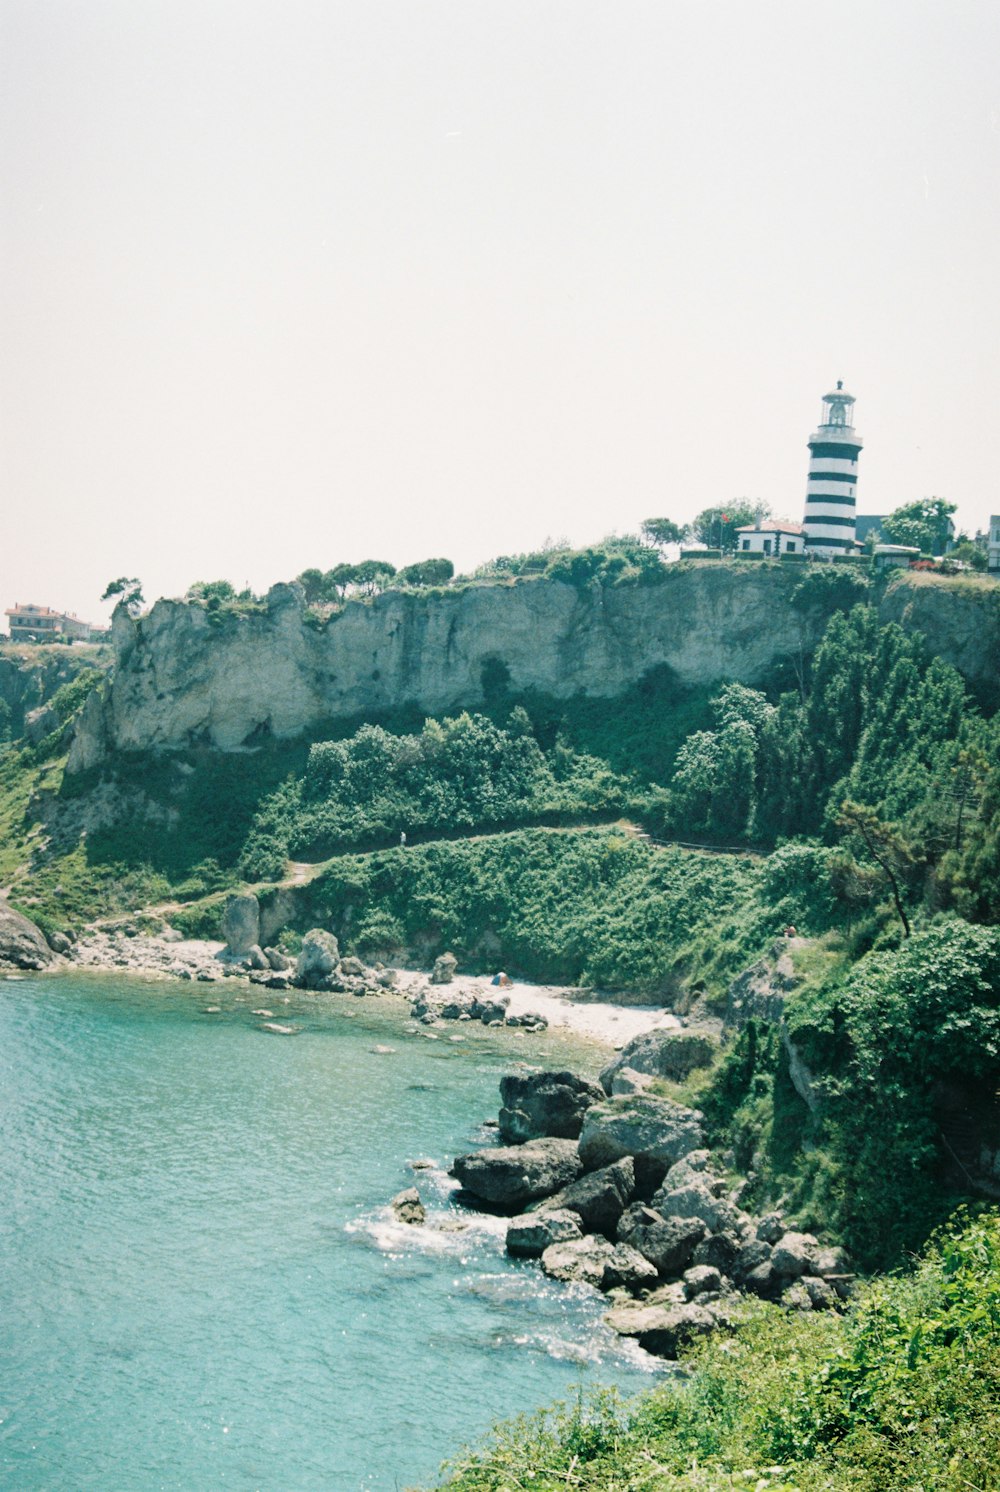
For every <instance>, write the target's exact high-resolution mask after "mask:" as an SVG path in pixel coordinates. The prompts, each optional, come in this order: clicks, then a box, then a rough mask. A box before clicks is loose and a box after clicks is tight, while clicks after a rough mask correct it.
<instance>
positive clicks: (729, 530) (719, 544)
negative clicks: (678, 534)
mask: <svg viewBox="0 0 1000 1492" xmlns="http://www.w3.org/2000/svg"><path fill="white" fill-rule="evenodd" d="M770 514H771V510H770V508H769V507H768V505H767V503H762V502H754V501H752V500H751V499H750V498H747V497H741V498H739V499H738V500H737V501H735V502H731V503H726V504H723V505H721V506H720V507H717V508H705V509H704V511H703V512H701V513H699V514H698V516H697V518H696V519H695V520H694V522H693V523H692V525H691V532H692V533H693V534H694V537H695V538H696V539H697V540H698V542H699V543H701V544H707V545H709V546H715V547H716V548H718V549H722V550H727V551H729V552H732V551H733V550H735V549H736V546H737V532H738V530H739V529H741V528H749V527H750V526H751V525H752V524H755V523H761V522H763V520H764V519H765V518H769V517H770Z"/></svg>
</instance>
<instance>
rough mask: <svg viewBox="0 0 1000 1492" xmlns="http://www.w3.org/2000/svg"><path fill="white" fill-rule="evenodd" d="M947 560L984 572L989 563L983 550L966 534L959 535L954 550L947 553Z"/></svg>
mask: <svg viewBox="0 0 1000 1492" xmlns="http://www.w3.org/2000/svg"><path fill="white" fill-rule="evenodd" d="M948 558H949V559H952V560H957V561H958V562H959V564H962V565H970V566H971V567H972V569H973V570H985V569H986V567H987V564H988V563H989V560H988V558H987V554H986V551H985V549H980V547H979V545H978V544H975V543H973V541H972V540H971V539H970V538H969V537H968V535H967V534H959V536H958V540H957V541H956V543H955V546H954V548H953V549H949V551H948Z"/></svg>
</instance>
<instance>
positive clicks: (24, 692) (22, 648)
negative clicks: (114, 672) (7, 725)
mask: <svg viewBox="0 0 1000 1492" xmlns="http://www.w3.org/2000/svg"><path fill="white" fill-rule="evenodd" d="M110 661H111V655H110V649H108V648H103V647H87V646H80V645H78V646H76V647H62V646H59V645H58V644H57V645H54V646H53V645H51V644H46V645H44V646H40V645H36V646H31V647H29V646H27V645H25V644H8V645H6V646H4V647H0V699H2V700H4V702H5V703H6V704H8V705H9V706H10V715H11V727H12V731H13V735H14V737H15V738H16V737H18V736H20V735H21V733H22V731H23V730H24V717H25V716H26V715H27V714H29V713H30V712H31V711H32V710H37V709H38V707H39V706H40V705H43V704H45V702H46V701H47V700H49V699H51V698H52V696H53V694H55V692H56V690H57V689H58V688H59V687H60V685H62V684H68V683H69V681H70V679H75V678H76V676H77V674H78V673H79V672H80V671H81V669H83V668H93V667H97V668H107V667H108V666H109V664H110Z"/></svg>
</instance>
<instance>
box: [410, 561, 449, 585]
mask: <svg viewBox="0 0 1000 1492" xmlns="http://www.w3.org/2000/svg"><path fill="white" fill-rule="evenodd" d="M454 574H455V566H454V565H453V564H452V562H451V560H450V559H428V560H418V561H417V563H416V564H413V565H404V566H403V568H402V569H401V570H397V572H396V580H397V581H398V582H399V584H400V585H414V586H420V585H447V584H448V581H449V580H451V578H452V577H453V575H454Z"/></svg>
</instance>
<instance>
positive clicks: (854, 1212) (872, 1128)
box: [788, 919, 1000, 1267]
mask: <svg viewBox="0 0 1000 1492" xmlns="http://www.w3.org/2000/svg"><path fill="white" fill-rule="evenodd" d="M788 1023H789V1031H790V1034H791V1037H792V1039H793V1041H794V1042H795V1044H796V1046H797V1047H798V1049H799V1050H800V1052H801V1054H802V1056H803V1058H804V1060H805V1061H806V1062H807V1063H808V1065H809V1067H810V1068H811V1069H812V1071H813V1072H814V1073H816V1074H817V1075H818V1081H819V1086H820V1088H821V1090H823V1091H824V1092H825V1094H826V1099H825V1103H824V1109H823V1115H822V1122H821V1125H820V1128H819V1131H818V1134H817V1139H819V1140H820V1141H821V1142H822V1143H823V1144H824V1145H825V1146H826V1148H827V1149H828V1151H829V1153H830V1155H831V1157H832V1158H833V1160H834V1162H835V1164H836V1166H837V1168H838V1172H839V1176H840V1196H839V1200H838V1202H837V1204H836V1217H835V1218H834V1219H833V1220H834V1221H835V1223H836V1225H837V1226H838V1227H839V1228H840V1230H841V1231H842V1233H843V1235H844V1237H845V1238H846V1240H847V1241H848V1242H849V1244H850V1246H851V1247H852V1248H853V1249H854V1251H855V1252H856V1253H857V1254H858V1256H859V1257H860V1258H861V1259H862V1260H864V1262H866V1263H867V1264H869V1265H871V1266H883V1267H884V1266H886V1265H888V1264H891V1263H893V1262H895V1261H896V1260H897V1259H898V1258H899V1257H900V1255H901V1253H902V1252H903V1251H904V1250H905V1249H908V1248H913V1247H915V1246H918V1245H919V1244H920V1242H921V1241H922V1240H923V1238H925V1237H926V1235H927V1232H928V1229H929V1227H930V1226H931V1225H932V1224H933V1223H934V1222H935V1221H937V1220H938V1219H939V1218H940V1216H941V1212H942V1208H944V1207H946V1205H947V1195H948V1194H947V1187H945V1186H942V1172H943V1171H947V1169H948V1166H947V1162H948V1160H949V1157H948V1155H947V1154H946V1153H945V1152H944V1151H943V1149H942V1143H943V1142H942V1124H943V1123H944V1125H945V1127H946V1125H947V1118H946V1114H947V1108H946V1109H945V1112H944V1114H943V1113H942V1109H941V1105H942V1103H944V1104H945V1105H946V1106H947V1103H948V1100H949V1097H950V1092H949V1090H950V1089H952V1088H954V1089H955V1090H957V1092H958V1093H959V1094H960V1095H961V1099H962V1103H963V1105H964V1107H965V1109H966V1110H967V1111H968V1112H971V1113H973V1114H976V1112H977V1110H981V1112H982V1116H984V1117H985V1116H986V1115H988V1112H989V1109H990V1106H991V1104H992V1101H993V1098H994V1096H995V1094H996V1091H997V1087H998V1084H1000V931H998V930H996V929H994V928H983V927H973V926H970V925H969V924H968V923H966V922H962V921H959V920H957V919H955V920H952V921H948V922H943V923H941V924H940V925H938V926H935V927H931V928H928V929H927V930H926V931H924V932H921V933H917V934H916V935H915V936H914V937H912V938H910V939H909V940H906V941H904V942H903V943H902V945H901V946H900V947H899V948H898V949H896V950H894V951H892V952H887V953H876V954H872V955H870V956H869V957H868V958H865V959H863V960H862V961H861V962H859V963H858V964H856V965H855V966H854V968H853V969H852V970H851V972H850V973H849V974H848V975H847V977H846V978H845V979H841V980H837V981H834V982H833V983H831V984H829V985H827V986H825V987H822V986H821V987H820V988H819V989H818V990H813V991H810V992H808V993H806V994H805V995H804V996H803V997H802V998H800V999H799V1000H797V1001H795V1002H793V1003H792V1004H791V1006H790V1007H789V1012H788Z"/></svg>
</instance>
